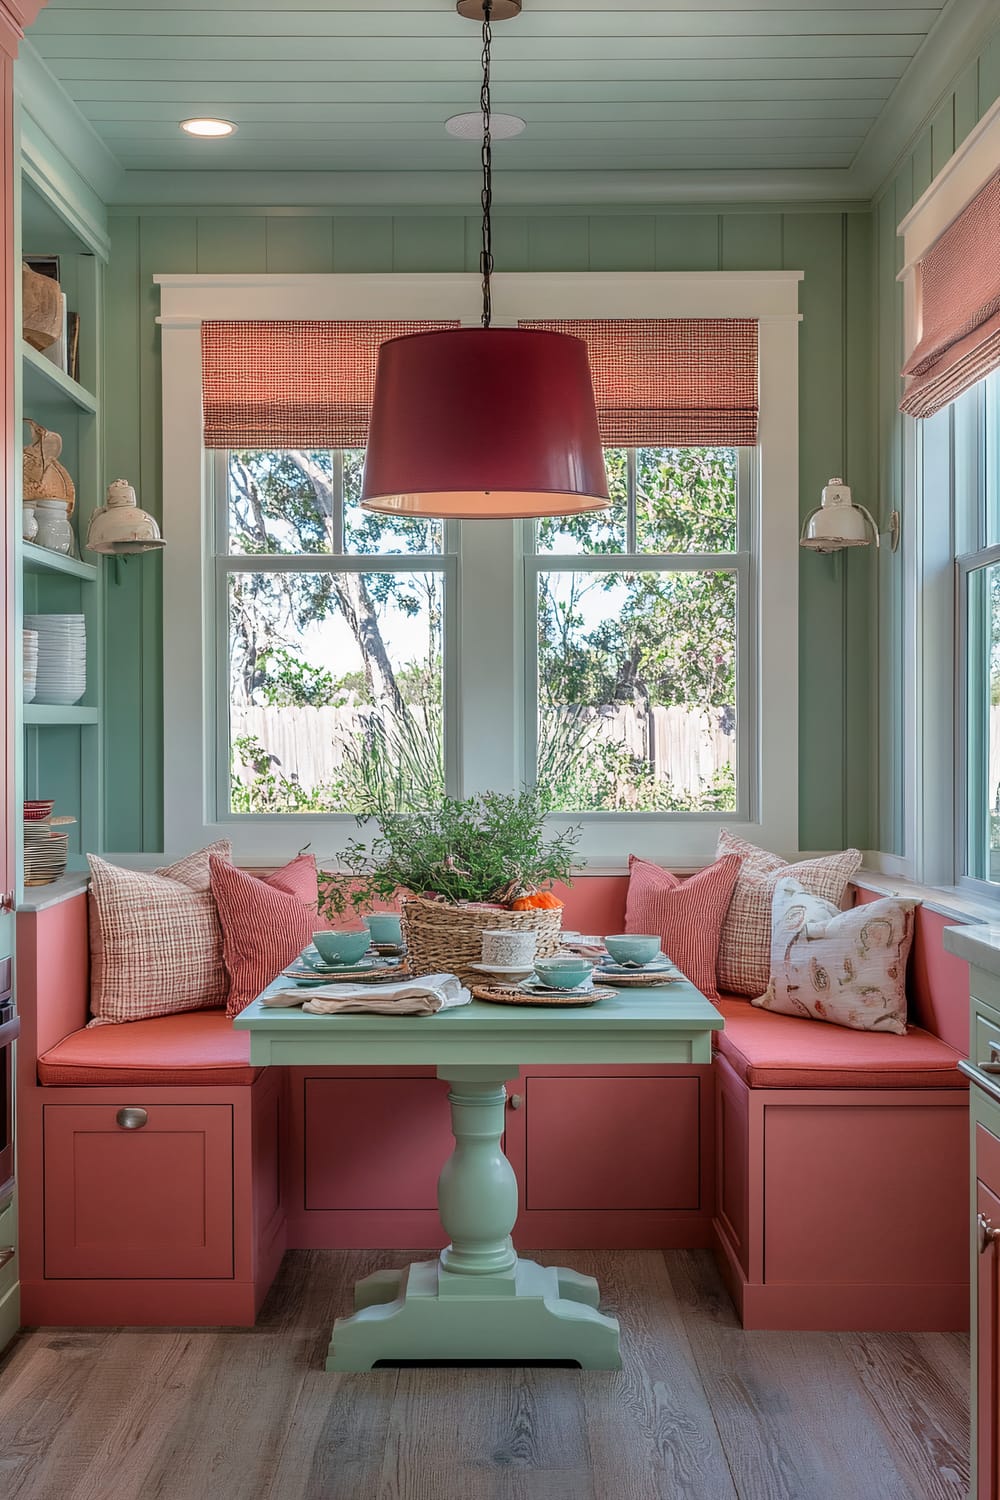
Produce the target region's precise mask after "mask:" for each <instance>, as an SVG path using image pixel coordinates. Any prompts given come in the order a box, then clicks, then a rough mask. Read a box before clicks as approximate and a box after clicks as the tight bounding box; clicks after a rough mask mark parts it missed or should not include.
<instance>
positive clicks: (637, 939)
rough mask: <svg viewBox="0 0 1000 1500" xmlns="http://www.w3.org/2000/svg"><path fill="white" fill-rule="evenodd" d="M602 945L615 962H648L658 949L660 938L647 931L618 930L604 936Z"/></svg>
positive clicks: (650, 961)
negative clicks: (608, 935) (611, 934)
mask: <svg viewBox="0 0 1000 1500" xmlns="http://www.w3.org/2000/svg"><path fill="white" fill-rule="evenodd" d="M604 946H605V948H607V950H608V952H609V953H610V954H611V957H612V958H613V959H614V961H615V963H616V964H649V963H652V961H653V959H654V958H655V957H656V956H657V954H658V953H659V951H660V939H659V938H658V937H654V936H651V935H649V934H647V933H636V932H620V933H617V934H616V935H615V936H614V937H606V938H605V939H604Z"/></svg>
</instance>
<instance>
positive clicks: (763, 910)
mask: <svg viewBox="0 0 1000 1500" xmlns="http://www.w3.org/2000/svg"><path fill="white" fill-rule="evenodd" d="M724 854H738V855H739V856H740V858H741V859H742V861H743V864H742V866H741V868H740V873H739V878H738V880H737V882H736V889H735V891H734V892H733V900H732V905H731V906H730V908H729V912H728V915H727V916H726V920H725V922H724V923H723V924H722V940H721V942H720V943H719V971H718V981H719V988H720V989H721V990H727V991H728V992H729V993H730V994H732V995H749V996H750V998H751V999H756V997H757V996H758V995H760V994H761V993H762V992H763V991H764V990H766V989H767V986H768V981H769V980H770V978H771V903H772V902H773V900H774V889H775V886H776V885H777V884H778V881H779V880H780V879H781V878H782V877H783V876H785V875H788V876H790V877H791V878H792V879H794V880H797V881H799V883H800V884H801V886H802V889H803V890H804V891H806V892H807V893H808V894H809V895H810V896H820V897H822V899H823V900H824V901H832V902H833V904H834V906H837V907H839V906H841V905H842V904H843V900H844V892H845V891H846V890H847V883H848V881H849V880H850V878H851V876H852V875H853V874H854V873H855V872H856V870H857V868H858V866H859V865H860V864H861V850H860V849H845V850H844V851H843V852H842V853H840V854H825V855H823V856H822V857H821V858H820V859H802V860H799V862H798V864H794V865H790V864H787V863H786V861H785V860H783V859H782V858H781V855H780V854H772V853H771V851H770V850H769V849H758V847H757V845H756V844H748V843H747V841H746V840H745V839H740V838H737V837H736V835H735V834H734V833H730V832H729V831H728V829H725V828H720V830H719V841H718V844H717V845H716V850H715V857H716V859H718V858H720V856H721V855H724Z"/></svg>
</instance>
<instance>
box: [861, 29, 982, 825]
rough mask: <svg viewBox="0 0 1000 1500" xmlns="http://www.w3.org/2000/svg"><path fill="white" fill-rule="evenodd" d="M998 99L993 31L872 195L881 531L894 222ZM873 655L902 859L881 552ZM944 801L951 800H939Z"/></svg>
mask: <svg viewBox="0 0 1000 1500" xmlns="http://www.w3.org/2000/svg"><path fill="white" fill-rule="evenodd" d="M998 97H1000V30H998V31H997V32H995V33H994V34H993V37H992V40H991V41H990V42H989V43H988V44H987V45H986V46H985V47H984V49H983V50H982V52H981V53H980V55H979V56H978V57H977V58H976V59H975V60H974V61H973V62H972V63H970V64H969V66H968V67H966V68H965V69H964V70H963V71H962V72H961V73H960V74H959V76H958V78H956V79H955V82H954V86H953V88H952V89H951V90H950V91H949V92H948V93H947V94H946V95H945V97H944V99H943V100H942V101H941V103H940V104H939V106H938V108H937V109H936V110H935V111H934V114H933V116H932V117H931V118H930V119H929V120H928V122H927V124H926V126H925V128H924V129H923V130H922V131H921V133H920V134H919V135H918V136H917V138H916V139H915V140H914V141H913V142H911V144H910V147H909V148H908V150H907V152H906V154H905V155H904V156H903V158H902V160H901V162H900V164H899V166H898V168H897V170H896V172H895V173H894V174H893V176H892V177H891V178H890V179H889V181H888V182H886V183H885V184H884V185H883V187H882V189H881V190H880V192H879V193H878V195H877V198H876V202H875V206H874V232H875V263H876V278H877V293H876V302H877V312H878V322H877V347H876V393H877V428H876V450H877V464H878V498H879V514H880V515H881V517H882V520H883V524H884V522H885V521H886V519H887V518H888V516H889V513H890V512H891V511H892V510H900V511H902V512H903V525H904V527H905V526H906V524H907V520H908V517H907V515H906V513H905V505H904V496H903V478H904V474H903V453H904V448H903V445H904V438H905V423H904V419H903V417H902V416H901V415H900V413H899V410H898V403H899V398H900V395H901V392H902V382H901V381H900V378H899V371H900V367H901V365H902V362H903V292H902V287H901V286H900V285H899V283H898V282H897V280H896V275H897V272H898V271H899V270H900V269H901V267H902V263H903V245H902V240H901V239H900V238H899V237H898V236H897V234H896V228H897V225H898V224H899V222H900V220H901V219H902V218H904V216H905V215H906V214H907V213H908V212H909V210H910V209H911V208H912V207H913V205H914V203H916V201H917V199H918V198H919V197H920V196H921V194H922V193H924V192H925V191H926V189H927V188H928V187H929V186H930V183H931V181H932V179H933V178H934V177H935V176H936V175H937V173H938V172H940V170H941V168H942V167H943V166H944V164H945V162H946V161H947V160H948V158H949V156H951V154H952V152H953V151H954V150H955V148H956V147H957V146H960V145H961V143H962V141H964V140H965V137H966V136H967V135H968V133H969V131H970V130H971V129H972V127H973V126H974V125H975V124H976V123H977V121H978V120H980V119H981V118H982V116H983V115H984V114H985V113H986V111H987V110H988V109H989V108H990V106H991V105H992V104H993V103H994V102H995V101H996V99H997V98H998ZM878 567H879V591H878V593H879V604H878V632H877V640H878V650H877V652H876V653H875V658H874V662H873V671H872V692H873V703H874V704H875V705H876V706H875V708H874V709H873V714H874V718H875V725H876V735H875V747H876V756H877V763H876V766H875V775H874V780H875V783H876V785H877V802H876V806H877V809H878V814H877V823H876V828H875V833H876V834H877V838H878V844H877V847H878V848H880V849H882V850H885V851H886V852H888V853H893V854H902V853H903V852H904V850H903V829H904V823H903V819H904V799H905V795H906V788H905V786H904V782H903V774H902V745H903V733H904V726H903V622H902V568H901V559H900V557H899V556H896V557H893V556H892V554H891V553H890V552H889V551H888V550H884V551H883V553H882V556H881V558H880V560H879V564H878ZM946 795H950V794H949V793H946Z"/></svg>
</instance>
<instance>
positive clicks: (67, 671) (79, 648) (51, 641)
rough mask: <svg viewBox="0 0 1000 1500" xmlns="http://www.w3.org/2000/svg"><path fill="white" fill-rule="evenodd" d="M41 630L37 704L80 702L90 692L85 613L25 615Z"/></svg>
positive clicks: (31, 626) (27, 622)
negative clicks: (88, 685)
mask: <svg viewBox="0 0 1000 1500" xmlns="http://www.w3.org/2000/svg"><path fill="white" fill-rule="evenodd" d="M24 623H25V626H26V627H27V628H28V629H29V630H35V631H37V632H38V675H37V677H36V679H35V700H36V702H38V703H79V701H80V699H81V698H82V697H83V695H84V693H85V692H86V691H87V625H86V621H85V619H84V617H83V615H25V617H24Z"/></svg>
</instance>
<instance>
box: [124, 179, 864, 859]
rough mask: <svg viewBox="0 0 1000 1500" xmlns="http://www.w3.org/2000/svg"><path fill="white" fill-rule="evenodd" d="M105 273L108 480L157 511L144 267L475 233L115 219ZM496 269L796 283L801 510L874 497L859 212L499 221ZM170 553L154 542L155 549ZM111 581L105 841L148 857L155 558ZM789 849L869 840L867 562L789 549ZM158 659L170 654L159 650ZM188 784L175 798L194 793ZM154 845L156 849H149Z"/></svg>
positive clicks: (331, 220) (409, 224) (349, 251)
mask: <svg viewBox="0 0 1000 1500" xmlns="http://www.w3.org/2000/svg"><path fill="white" fill-rule="evenodd" d="M111 236H112V254H111V264H110V271H109V277H108V296H107V308H108V360H107V367H108V379H107V386H106V396H107V400H106V410H107V412H108V423H107V457H108V465H109V477H115V476H118V475H123V476H125V477H127V478H130V479H133V480H135V481H136V482H137V483H138V486H139V492H140V503H141V504H142V505H144V506H145V507H146V508H147V509H148V510H150V511H152V512H154V513H156V514H157V515H159V513H160V494H159V484H160V479H159V476H160V418H159V410H160V386H159V337H158V331H157V328H156V324H155V317H156V313H157V310H158V309H157V295H156V290H155V288H154V287H153V284H152V276H153V275H154V273H156V272H170V271H173V272H182V271H189V272H190V271H199V272H226V271H231V272H238V271H244V272H257V271H368V272H372V271H375V272H386V271H453V270H469V271H471V270H474V269H475V268H476V266H477V263H478V243H477V238H478V222H477V220H476V219H475V218H474V217H473V216H469V217H467V218H466V217H463V216H456V215H453V214H448V213H446V212H442V213H423V214H410V213H407V214H383V215H357V214H343V215H338V216H336V217H330V216H328V215H325V214H317V213H313V212H306V211H303V212H296V211H281V212H267V211H264V210H262V211H260V212H255V213H227V212H222V211H220V212H218V213H215V214H211V213H206V212H205V211H204V210H201V209H199V210H194V209H192V210H191V211H190V212H189V213H185V212H183V211H180V212H178V211H174V210H171V211H169V212H165V211H157V210H155V209H150V210H148V211H139V212H135V213H133V212H129V213H127V214H126V213H122V214H119V213H117V212H113V213H112V218H111ZM495 251H496V258H497V264H498V266H500V267H501V268H502V269H503V270H505V271H561V270H574V271H575V270H593V271H634V270H713V271H714V270H726V271H732V270H765V269H766V270H773V269H776V268H788V269H794V270H802V271H804V272H805V281H804V283H803V285H802V289H801V309H802V313H803V323H802V330H801V346H800V349H801V366H800V369H801V381H800V434H801V505H802V509H803V511H805V510H808V509H811V508H812V507H813V506H814V505H816V504H817V503H818V501H819V492H820V489H821V487H822V485H823V484H824V482H825V481H826V479H827V478H828V477H829V476H830V475H831V474H838V473H845V474H847V475H848V476H849V477H850V479H851V481H852V483H853V484H854V486H855V489H856V493H857V496H858V498H859V499H861V500H864V501H866V502H867V501H868V500H870V498H871V497H872V495H873V494H874V488H875V451H874V430H873V423H872V403H873V384H872V380H873V358H872V323H873V314H874V306H873V260H872V255H873V246H872V218H871V215H870V214H869V213H868V212H866V211H855V212H842V211H840V210H839V209H838V208H837V207H831V208H829V209H824V208H823V207H813V206H810V207H809V208H808V209H807V210H805V211H802V212H799V211H795V210H794V209H787V208H786V209H785V210H784V211H780V210H777V209H776V210H774V211H770V212H768V211H760V210H758V209H754V210H753V211H747V212H743V211H740V210H733V211H728V210H727V211H722V212H706V211H705V210H704V209H703V208H701V207H699V209H698V210H697V211H692V212H686V211H684V210H681V209H678V210H675V211H670V212H655V211H649V212H646V213H642V212H637V213H630V214H620V213H615V212H611V211H609V212H607V213H602V212H590V213H588V214H586V215H584V214H581V215H579V216H572V215H565V214H554V213H551V214H544V213H541V212H538V213H534V214H530V215H522V216H516V215H503V214H501V215H499V216H498V218H497V222H496V226H495ZM168 544H169V537H168ZM118 573H119V576H118V577H117V579H116V578H115V577H114V576H111V577H110V578H109V586H108V589H107V596H108V604H107V609H108V631H109V653H108V660H109V667H110V670H109V673H108V698H107V735H106V740H105V743H106V746H107V786H108V797H107V807H108V812H107V838H106V847H107V848H108V849H109V850H112V851H125V850H134V849H154V850H155V849H162V848H163V847H164V831H163V819H162V798H161V783H162V732H163V724H162V698H161V665H162V652H163V649H164V646H163V633H162V629H161V597H162V595H161V571H160V562H159V560H158V559H157V558H154V557H146V558H143V559H139V560H133V561H131V562H130V563H128V564H127V565H124V566H120V567H119V570H118ZM800 591H801V592H800V598H801V625H800V644H801V653H802V665H801V670H800V704H801V709H800V719H801V731H800V732H801V739H800V825H799V826H800V846H801V847H802V848H803V849H827V848H840V847H842V846H843V845H844V844H850V843H855V844H859V845H861V846H862V847H867V846H869V845H870V844H871V842H872V819H873V816H874V808H873V800H872V789H871V785H870V765H871V749H870V747H871V724H870V704H871V701H872V694H871V683H870V672H869V656H870V652H871V642H872V639H873V637H874V623H875V622H874V592H873V564H872V560H871V558H870V557H869V556H867V555H861V556H859V555H853V556H852V555H849V554H847V553H840V554H838V555H836V556H831V557H818V556H814V555H806V554H803V556H802V558H801V563H800ZM167 649H168V650H169V640H168V643H167ZM194 795H196V789H195V788H192V796H194ZM166 843H167V846H168V847H169V846H170V840H169V836H168V837H167V839H166Z"/></svg>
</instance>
